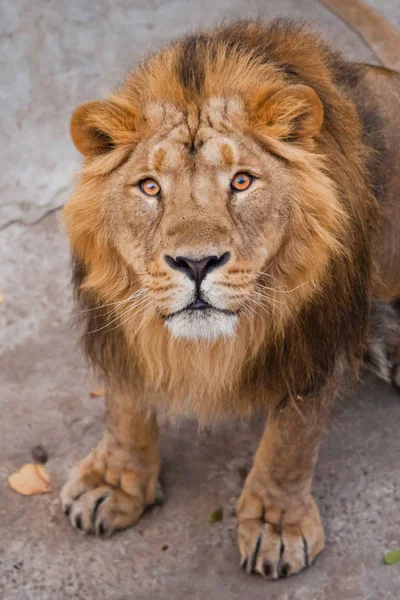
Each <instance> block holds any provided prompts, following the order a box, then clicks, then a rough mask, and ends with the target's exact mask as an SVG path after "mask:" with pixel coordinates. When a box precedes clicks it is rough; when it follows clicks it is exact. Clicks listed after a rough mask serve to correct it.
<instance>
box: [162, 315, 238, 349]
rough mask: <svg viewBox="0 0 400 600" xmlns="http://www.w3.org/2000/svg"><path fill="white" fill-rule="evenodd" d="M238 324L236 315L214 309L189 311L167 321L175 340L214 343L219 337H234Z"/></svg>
mask: <svg viewBox="0 0 400 600" xmlns="http://www.w3.org/2000/svg"><path fill="white" fill-rule="evenodd" d="M237 322H238V317H237V315H235V314H234V313H227V312H223V311H219V310H214V309H208V310H203V311H193V310H187V311H184V312H180V313H177V314H176V315H172V316H171V317H169V318H168V319H166V321H165V326H166V327H167V328H168V330H169V331H170V333H171V335H172V337H174V338H185V339H189V340H208V341H210V342H213V341H215V340H217V339H218V338H219V337H233V336H234V335H235V330H236V326H237Z"/></svg>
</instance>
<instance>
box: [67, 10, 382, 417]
mask: <svg viewBox="0 0 400 600" xmlns="http://www.w3.org/2000/svg"><path fill="white" fill-rule="evenodd" d="M346 69H348V67H347V66H346V64H345V63H344V62H343V61H342V60H341V58H340V57H338V56H336V55H334V54H332V53H331V52H330V51H329V50H328V49H327V48H326V47H325V46H324V45H323V44H322V42H321V41H320V40H319V38H317V37H315V36H313V35H312V34H310V33H309V32H307V31H306V30H305V29H304V28H301V27H300V28H299V27H298V26H293V25H291V24H288V23H286V22H275V23H273V24H271V25H270V26H264V25H261V24H259V23H235V24H233V25H230V26H227V27H222V28H220V29H217V30H214V31H213V32H211V33H200V34H198V35H194V36H190V37H188V38H184V39H183V40H180V41H178V42H176V43H174V44H173V45H172V46H170V47H169V48H167V49H166V50H164V51H162V52H161V53H159V54H156V55H155V56H152V57H150V58H149V59H148V60H147V61H146V62H145V63H144V64H143V65H141V66H140V67H139V68H138V69H137V70H136V71H135V72H134V73H133V74H132V75H130V76H129V77H128V78H127V80H126V82H125V84H124V85H123V86H122V87H121V89H119V90H118V91H116V92H114V93H113V94H112V95H111V96H110V97H109V99H108V102H109V103H110V105H111V106H112V107H113V109H112V110H113V119H112V123H111V130H110V120H109V118H108V117H107V115H103V114H97V117H96V119H94V120H93V123H91V125H90V126H91V127H92V129H93V131H94V133H93V139H92V144H93V151H94V154H93V155H92V156H89V158H87V159H86V161H85V164H84V166H83V169H82V172H81V174H80V179H79V181H78V184H77V188H76V191H75V193H74V195H73V196H72V198H71V200H70V201H69V203H68V204H67V206H66V207H65V210H64V219H65V222H66V226H67V229H68V233H69V236H70V239H71V244H72V248H73V252H74V256H75V281H76V289H77V295H78V298H79V302H80V305H81V307H83V309H84V310H87V312H86V313H85V315H86V317H85V318H86V322H87V325H86V327H87V332H86V334H85V346H86V350H87V352H88V354H89V356H90V357H91V359H92V360H93V362H94V363H95V364H97V365H99V366H100V367H101V368H102V370H103V372H104V373H105V376H106V378H108V379H109V380H111V381H112V382H113V385H114V387H115V385H116V383H118V385H120V386H121V387H124V386H129V387H130V388H131V389H134V390H138V396H140V397H142V398H143V401H144V402H146V401H147V395H146V390H150V389H151V390H153V391H156V392H159V393H160V395H161V394H165V395H166V396H167V397H168V398H169V402H168V406H167V408H166V410H167V411H169V412H173V413H182V412H184V411H185V410H187V411H188V412H191V413H195V414H196V415H197V416H198V418H199V420H200V421H206V420H213V419H214V418H216V417H217V416H220V415H221V414H222V413H223V411H225V410H226V408H227V403H229V408H230V409H231V410H234V411H237V412H240V413H243V414H248V413H250V411H251V410H252V408H253V407H254V405H255V404H257V403H266V402H268V398H265V397H262V398H260V397H259V395H258V394H257V389H261V386H259V385H258V383H259V382H260V380H262V381H263V386H262V388H263V389H265V388H266V387H267V388H268V389H270V390H271V394H276V393H280V394H282V393H283V394H285V393H288V394H290V395H291V394H294V395H295V394H298V393H301V394H307V393H316V392H317V391H318V389H320V387H321V386H323V385H325V383H326V381H327V379H329V377H331V376H332V374H333V372H334V369H335V364H336V363H337V360H338V358H343V359H345V360H346V361H348V362H349V364H351V365H352V366H353V368H354V372H357V369H358V365H359V363H360V360H361V358H362V356H363V352H364V349H365V340H366V331H367V325H368V311H369V298H370V296H371V286H372V272H373V266H372V260H371V251H370V248H371V236H372V235H373V231H374V228H375V227H376V224H377V222H378V210H377V206H376V202H375V199H374V197H373V195H372V193H371V190H370V186H369V180H368V176H367V175H366V173H367V171H366V164H367V160H368V156H369V152H368V149H367V147H366V146H365V145H364V143H363V140H362V134H363V132H362V127H361V124H360V121H359V118H358V116H357V114H356V112H355V109H354V107H353V105H352V104H351V103H350V102H349V100H348V99H347V98H346V96H345V95H344V94H343V93H342V91H341V89H340V78H344V77H346V74H347V70H346ZM260 82H262V85H261V86H260ZM293 84H300V85H307V86H309V87H310V88H312V89H313V90H314V91H315V92H316V94H317V95H318V97H319V99H320V101H321V102H322V105H323V111H324V115H325V119H324V123H323V125H322V129H321V133H320V135H319V136H318V138H317V140H316V141H315V142H314V141H313V140H312V139H311V138H309V139H307V140H306V141H305V143H303V144H296V143H293V144H292V143H288V142H290V141H291V136H293V135H294V131H293V128H292V125H290V126H289V124H288V122H287V121H278V122H276V120H275V121H274V122H272V117H271V114H272V113H271V111H273V110H274V109H273V108H271V107H269V109H268V110H269V112H266V111H265V109H263V104H262V102H261V99H265V98H266V97H272V96H273V95H274V94H275V93H278V92H279V91H280V90H282V89H284V88H285V87H286V86H288V85H293ZM215 96H217V97H226V98H240V99H241V101H242V102H243V103H244V105H245V107H246V112H247V117H248V119H247V121H246V124H245V125H244V131H245V134H246V135H248V136H249V137H250V138H251V139H253V140H256V141H257V143H258V144H259V145H260V146H261V147H262V148H264V149H265V150H266V151H268V152H270V153H272V154H273V155H274V156H276V157H279V160H282V161H284V162H285V163H286V164H288V165H290V167H291V169H292V172H293V174H294V176H295V177H296V183H297V186H296V194H295V201H294V202H293V208H292V211H293V214H292V229H291V231H289V232H288V234H287V236H286V239H285V242H284V244H283V246H282V248H281V249H280V251H279V254H278V256H277V257H276V259H275V260H274V261H273V263H272V264H271V265H269V269H268V274H262V275H261V276H260V285H262V286H263V287H264V289H265V290H266V291H267V293H268V296H269V298H270V302H269V310H268V312H264V313H258V312H257V311H256V310H255V311H254V315H253V318H252V319H246V320H244V321H243V322H242V323H241V326H240V327H239V328H238V331H237V335H236V337H234V338H232V339H219V340H217V341H216V342H215V343H211V342H206V341H204V342H198V341H197V342H192V341H190V340H174V339H172V338H171V337H170V336H169V334H168V331H167V330H166V329H165V327H164V326H163V324H162V322H161V321H157V320H155V319H153V320H150V319H148V318H147V317H146V316H143V315H138V316H137V317H134V318H133V319H131V320H129V321H128V322H125V321H124V312H123V306H124V305H123V304H122V308H121V304H120V305H116V306H115V305H114V306H108V305H110V304H111V303H113V302H116V301H124V300H126V299H127V298H128V297H129V296H130V295H132V293H134V292H135V290H136V289H137V285H138V283H137V274H135V273H134V272H132V271H131V270H130V269H129V267H128V266H127V265H126V263H125V262H124V260H123V259H122V257H121V256H120V255H119V254H118V252H117V251H116V249H115V247H114V244H113V232H112V231H110V228H109V225H108V224H107V213H106V208H105V207H104V206H103V205H102V204H101V201H100V199H101V196H102V193H103V192H102V190H103V189H104V187H105V186H107V185H110V183H109V182H110V176H111V175H112V174H113V173H114V172H115V171H116V170H117V169H118V167H119V166H120V165H121V164H123V163H124V161H125V160H127V158H128V157H129V155H130V153H131V152H132V150H133V149H134V148H135V145H136V144H137V142H138V140H140V139H141V137H142V136H144V135H146V130H147V127H148V119H149V116H148V111H147V112H146V110H147V107H149V106H150V107H151V106H152V105H157V104H160V103H164V102H170V103H172V104H173V105H175V106H177V107H179V109H180V110H187V111H189V110H191V109H192V107H193V106H196V105H199V106H200V105H201V104H202V103H204V102H205V100H206V99H208V98H211V97H215ZM302 102H304V100H296V99H295V100H293V104H292V106H291V107H290V110H291V112H292V115H293V118H294V120H296V115H297V111H299V109H300V108H303V104H302ZM146 115H147V116H146ZM297 126H298V127H303V126H304V127H305V126H307V123H305V124H304V122H303V123H302V122H300V120H298V124H297ZM102 131H106V132H107V135H108V139H107V140H106V142H107V144H108V146H107V152H105V153H101V154H96V149H97V146H98V144H99V143H100V141H101V143H103V144H104V139H102V140H101V139H100V137H99V135H98V132H102ZM96 132H97V133H96ZM72 134H73V137H74V135H75V140H76V136H77V133H76V130H75V129H74V127H73V130H72ZM293 256H296V257H297V261H296V268H294V263H293ZM271 282H278V283H279V284H280V285H281V286H283V288H282V287H281V288H279V287H278V286H275V285H271ZM281 289H284V290H286V291H287V292H288V293H282V292H281V291H280V290H281ZM114 320H115V324H116V326H113V325H111V323H112V322H114ZM108 324H110V326H108ZM326 338H329V339H330V343H329V344H328V345H327V344H326V343H325V340H326ZM265 384H267V385H265ZM183 400H184V401H185V402H184V404H183ZM162 402H163V401H161V400H160V405H162Z"/></svg>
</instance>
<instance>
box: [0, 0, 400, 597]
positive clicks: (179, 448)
mask: <svg viewBox="0 0 400 600" xmlns="http://www.w3.org/2000/svg"><path fill="white" fill-rule="evenodd" d="M374 4H375V6H376V7H377V8H379V9H380V10H382V12H383V13H384V14H385V15H386V16H387V18H389V19H390V20H391V21H392V22H393V23H394V24H397V25H399V23H400V6H399V2H398V0H375V2H374ZM0 11H1V17H0V43H1V45H2V51H1V52H0V65H1V66H0V70H1V86H0V102H1V116H2V124H1V137H2V140H1V149H2V153H3V156H2V179H1V185H0V257H1V259H0V293H1V294H2V295H3V302H2V303H1V304H0V357H1V358H0V415H1V425H0V598H2V599H3V598H4V600H64V598H66V599H67V598H73V599H76V600H79V599H89V600H105V599H107V600H109V599H110V600H111V599H115V600H147V599H150V598H152V599H155V600H157V599H163V598H167V597H170V598H173V599H176V600H180V599H183V598H191V599H199V600H200V599H201V600H203V599H204V598H207V599H208V600H224V599H233V600H236V599H237V600H239V599H241V600H243V599H246V600H247V599H254V600H258V599H261V598H269V599H270V600H274V599H277V600H278V599H279V600H303V599H307V600H325V599H326V600H337V599H338V598H340V599H341V600H366V599H371V600H375V599H392V600H398V599H399V598H400V565H398V566H393V567H387V566H385V565H384V564H383V561H382V557H383V554H384V553H385V552H386V551H387V550H390V549H393V548H396V547H399V546H400V510H399V507H400V489H399V486H400V472H399V466H398V465H399V460H398V457H399V456H400V438H399V435H398V432H399V429H400V407H399V406H398V403H399V398H398V397H396V395H395V394H394V393H393V392H392V391H391V390H390V389H389V388H387V387H384V386H381V385H378V384H377V383H376V382H373V381H368V382H367V383H366V385H365V386H364V387H363V389H360V390H359V391H358V393H357V394H356V395H355V396H354V397H353V399H351V400H349V401H346V402H345V403H343V406H342V407H340V408H339V409H338V411H337V416H336V419H335V423H334V425H333V427H332V430H331V432H330V434H329V435H328V436H327V438H326V440H325V442H324V445H323V448H322V452H321V458H320V461H319V465H318V468H317V474H316V479H315V496H316V498H317V500H318V502H319V505H320V508H321V513H322V517H323V520H324V523H325V526H326V533H327V547H326V549H325V551H324V552H323V554H322V556H321V557H320V558H319V560H318V561H317V563H316V564H315V565H314V567H313V568H312V569H311V570H310V571H308V572H305V573H303V574H301V575H298V576H296V577H294V578H292V579H289V580H286V581H280V582H277V583H272V584H271V583H266V582H264V581H263V580H262V579H261V578H258V577H255V576H253V577H248V576H246V575H245V574H244V573H243V572H241V571H240V570H239V568H238V562H239V555H238V551H237V549H236V532H235V519H234V515H233V508H234V504H235V500H236V498H237V497H238V495H239V493H240V488H241V484H242V475H241V473H242V470H243V469H245V468H248V467H249V466H250V464H251V455H252V452H253V451H254V449H255V447H256V445H257V439H258V436H259V433H260V431H259V428H258V427H257V425H256V424H253V425H251V426H250V427H243V428H239V427H235V428H234V427H231V428H221V429H220V430H218V431H214V432H207V431H206V432H202V433H197V431H196V427H195V425H193V424H183V425H181V426H180V427H178V428H175V429H174V428H169V429H168V430H167V431H164V433H163V439H162V446H163V450H164V469H163V477H164V486H165V490H166V494H167V500H166V503H165V504H164V506H162V507H157V508H154V509H153V510H151V511H150V512H149V513H148V514H147V515H146V516H145V517H144V518H143V519H142V520H141V521H140V523H139V524H138V525H137V526H136V527H135V528H132V529H130V530H128V531H126V532H123V533H121V534H118V535H117V536H115V537H113V538H111V539H109V540H106V541H102V540H98V539H94V538H92V537H84V536H81V535H79V534H78V533H77V532H76V531H75V530H73V529H72V528H71V527H70V525H69V524H68V523H67V520H66V519H65V517H64V516H63V515H62V513H61V511H60V507H59V502H58V491H59V488H60V486H61V484H62V482H63V481H64V479H65V477H66V474H67V472H68V469H69V468H70V466H71V465H72V464H73V463H74V462H75V461H76V460H77V459H78V458H80V457H81V456H83V455H84V453H85V452H86V451H87V450H89V449H90V448H91V447H92V446H93V445H94V444H95V442H96V441H97V439H98V438H99V437H100V435H101V431H102V424H103V401H102V399H99V398H96V399H91V398H90V397H89V391H90V389H92V388H93V386H94V382H93V381H92V380H91V377H90V374H89V373H88V371H87V369H86V367H85V364H84V361H83V359H82V356H81V354H80V352H79V349H78V346H77V339H76V334H75V333H74V331H73V330H71V328H70V314H71V295H70V289H69V257H68V247H67V243H66V240H65V238H64V236H63V234H62V232H61V231H60V229H59V228H58V223H57V221H58V213H57V210H56V209H57V208H58V207H59V206H60V205H61V204H62V203H63V202H64V201H65V199H66V198H67V196H68V190H69V188H70V185H71V181H72V178H73V172H74V170H75V169H76V167H77V166H78V164H79V156H78V155H77V152H76V151H75V150H74V148H73V146H72V143H71V142H70V140H69V137H68V122H69V117H70V114H71V111H72V109H73V108H74V107H75V106H77V105H78V104H79V103H80V102H83V101H85V100H89V99H93V98H96V97H101V96H102V95H103V94H105V93H106V91H107V90H109V89H110V88H111V87H112V86H113V85H114V84H115V83H116V82H118V81H119V80H120V79H121V78H122V77H123V75H124V74H125V73H126V71H127V70H128V69H129V68H131V67H132V66H134V64H135V63H136V62H137V60H138V58H139V57H140V56H141V55H143V53H145V52H147V51H148V50H149V49H153V48H156V47H158V46H159V45H160V44H161V43H163V42H164V41H166V40H167V39H168V38H169V37H170V36H171V35H176V34H180V33H182V32H184V31H186V30H187V29H188V28H193V27H196V26H197V25H203V24H205V25H211V24H212V23H215V22H218V21H219V20H221V18H222V17H228V18H232V17H237V16H241V17H251V16H262V17H265V18H271V17H274V16H277V15H289V16H291V17H296V18H297V17H301V18H305V19H307V20H311V21H312V22H313V23H314V26H315V27H316V28H317V29H319V30H320V31H321V32H322V33H323V34H324V35H325V36H326V37H327V38H328V39H329V40H331V41H332V42H333V44H334V45H335V46H336V48H339V49H341V50H342V51H343V52H345V53H346V55H347V56H349V57H351V58H354V59H360V60H367V61H373V62H375V59H374V56H373V55H372V54H371V52H370V51H369V50H368V49H367V48H366V47H365V46H364V45H363V43H362V42H361V41H360V39H359V38H358V37H357V36H356V35H355V34H354V33H352V32H351V31H350V30H349V29H348V28H347V27H346V26H345V25H344V24H343V23H342V22H341V21H340V20H339V19H338V18H337V17H336V16H334V15H332V14H331V13H329V12H328V11H327V10H326V9H325V8H324V7H322V6H321V5H319V4H318V3H317V2H315V1H313V0H280V1H279V2H274V1H273V0H248V1H247V2H246V3H244V2H243V1H242V0H219V1H218V0H217V1H215V0H196V1H192V2H189V1H185V0H147V1H145V0H130V1H129V0H114V1H113V2H111V1H109V2H106V1H104V0H103V1H99V2H94V1H85V0H83V1H82V0H80V1H78V0H70V1H69V2H61V1H58V2H57V1H56V0H42V1H41V2H31V1H30V0H15V2H8V3H6V2H3V3H2V4H1V6H0ZM52 211H54V212H52ZM39 443H41V444H43V445H44V446H45V447H46V449H47V451H48V453H49V457H50V460H49V462H48V468H49V471H50V473H51V478H52V485H53V488H54V492H53V493H52V494H49V495H45V496H38V497H32V498H25V497H22V496H18V495H17V494H15V493H13V492H12V491H11V490H10V489H9V488H8V486H7V476H8V474H9V472H10V471H11V470H14V469H15V468H17V467H19V466H21V465H22V464H23V463H25V462H28V461H29V460H30V449H31V448H32V447H33V446H35V445H36V444H39ZM219 507H222V508H223V509H224V519H223V521H222V522H220V523H216V524H214V525H210V524H209V522H208V521H209V516H210V514H211V513H212V512H213V511H214V510H215V509H217V508H219ZM166 546H167V549H165V547H166ZM163 548H164V549H163Z"/></svg>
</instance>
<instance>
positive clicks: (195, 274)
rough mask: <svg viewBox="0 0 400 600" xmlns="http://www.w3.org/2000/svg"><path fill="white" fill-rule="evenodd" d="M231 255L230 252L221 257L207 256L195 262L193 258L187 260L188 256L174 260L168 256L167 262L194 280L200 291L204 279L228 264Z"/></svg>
mask: <svg viewBox="0 0 400 600" xmlns="http://www.w3.org/2000/svg"><path fill="white" fill-rule="evenodd" d="M229 257H230V254H229V252H224V254H221V256H219V257H218V256H206V257H205V258H201V259H200V260H194V259H193V258H187V257H186V256H177V257H176V258H172V256H166V257H165V260H166V262H167V264H168V265H169V266H170V267H172V268H173V269H177V270H178V271H182V272H183V273H185V275H187V276H188V277H189V279H192V280H193V281H194V282H195V284H196V288H197V290H200V285H201V282H202V281H203V279H204V278H205V277H206V275H208V273H210V271H212V270H213V269H216V268H217V267H222V265H224V264H226V263H227V262H228V260H229Z"/></svg>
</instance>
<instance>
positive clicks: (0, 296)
mask: <svg viewBox="0 0 400 600" xmlns="http://www.w3.org/2000/svg"><path fill="white" fill-rule="evenodd" d="M0 302H3V296H2V295H1V294H0Z"/></svg>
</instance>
